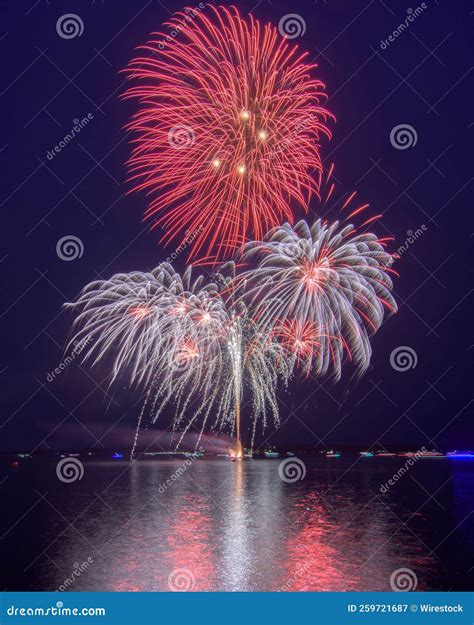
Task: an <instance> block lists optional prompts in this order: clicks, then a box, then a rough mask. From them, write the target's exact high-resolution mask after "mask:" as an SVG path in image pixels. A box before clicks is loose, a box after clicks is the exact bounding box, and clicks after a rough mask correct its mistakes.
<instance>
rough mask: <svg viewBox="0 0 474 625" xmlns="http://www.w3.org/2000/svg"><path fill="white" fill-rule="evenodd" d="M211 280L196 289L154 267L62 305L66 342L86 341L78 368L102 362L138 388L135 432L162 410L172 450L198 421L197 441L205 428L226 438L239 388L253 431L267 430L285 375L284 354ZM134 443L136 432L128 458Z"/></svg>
mask: <svg viewBox="0 0 474 625" xmlns="http://www.w3.org/2000/svg"><path fill="white" fill-rule="evenodd" d="M229 265H230V266H231V267H232V264H231V263H230V264H229ZM216 280H217V283H214V282H210V283H206V284H204V280H203V277H202V276H199V277H197V278H193V276H192V269H191V268H188V269H187V270H186V271H185V273H184V275H183V276H180V275H179V274H178V273H177V272H176V271H175V270H174V269H173V268H172V267H171V265H169V264H167V263H163V264H161V265H159V266H158V267H157V268H156V269H154V270H153V271H152V272H150V273H141V272H133V273H130V274H117V275H115V276H113V277H112V278H111V279H110V280H102V281H96V282H93V283H91V284H89V285H88V286H86V287H85V289H84V290H83V291H82V293H81V294H80V295H79V297H78V298H77V300H76V302H74V303H71V304H68V306H69V307H71V308H73V309H74V310H76V311H77V312H78V314H77V317H76V320H75V324H74V326H73V330H74V336H73V338H72V339H71V343H70V344H73V343H75V342H76V341H83V340H84V339H85V338H88V346H89V347H88V350H87V351H85V353H84V356H83V361H84V362H86V363H87V362H88V363H89V364H90V365H91V366H94V365H98V364H99V363H100V362H103V361H107V363H109V362H110V361H111V362H112V367H111V380H110V382H111V383H113V382H114V381H116V380H117V379H118V378H119V377H120V378H121V379H125V380H127V381H128V382H129V384H130V385H131V386H136V387H141V388H146V389H147V392H146V397H145V402H144V406H143V410H142V413H141V414H140V417H139V423H138V427H140V424H141V421H142V418H143V416H144V414H145V412H148V413H149V414H150V416H151V420H152V422H155V421H156V420H157V418H158V416H159V415H160V413H161V412H162V411H163V409H164V408H165V407H166V406H167V405H171V406H173V408H174V414H175V416H174V421H173V427H174V429H176V430H180V431H181V432H182V434H181V438H180V439H179V442H181V440H182V438H183V436H184V434H185V433H186V432H187V431H188V430H189V429H190V428H191V427H193V428H196V427H197V424H198V422H199V424H200V425H199V432H200V437H201V436H202V434H203V432H204V429H205V428H206V426H207V425H208V424H209V422H210V426H211V429H215V430H218V431H221V430H225V429H227V430H229V431H230V433H231V434H232V433H234V430H235V427H236V426H237V427H238V426H239V424H240V402H241V399H242V393H243V392H244V389H246V390H247V391H248V393H249V395H250V397H251V422H252V424H253V433H255V426H256V423H257V421H261V423H262V426H263V427H264V428H265V427H266V425H267V423H268V415H271V416H272V417H273V419H274V421H275V423H277V424H278V418H279V417H278V404H277V399H276V395H275V393H276V387H277V384H278V381H279V380H287V379H288V377H289V374H290V370H289V368H288V366H287V362H286V360H285V358H284V351H283V348H282V346H281V345H280V344H279V342H278V341H277V340H276V338H275V337H274V336H273V335H272V333H271V332H270V331H268V330H264V329H263V328H261V327H260V326H259V324H257V323H256V322H255V321H254V320H253V319H252V317H251V316H250V315H249V312H248V310H247V308H246V307H245V305H244V304H243V303H242V302H241V301H235V298H233V297H232V296H231V295H230V293H231V291H230V290H229V288H228V286H229V284H231V283H232V282H233V281H234V278H233V277H232V276H226V275H225V274H224V273H219V274H216ZM221 291H227V292H228V293H229V296H228V297H227V298H224V297H223V296H222V295H221ZM107 366H109V365H107ZM137 436H138V429H137V435H136V437H135V441H134V447H133V450H132V456H133V451H134V449H135V446H136V440H137ZM200 437H199V439H198V441H197V443H196V444H199V441H200ZM178 445H179V443H178Z"/></svg>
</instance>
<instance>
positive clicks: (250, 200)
mask: <svg viewBox="0 0 474 625" xmlns="http://www.w3.org/2000/svg"><path fill="white" fill-rule="evenodd" d="M167 25H168V26H169V27H170V28H171V29H172V30H174V32H175V33H177V36H176V37H175V38H174V39H171V40H170V37H169V35H167V34H163V33H154V34H153V35H152V39H151V40H150V41H149V42H148V44H147V45H146V46H143V47H141V48H140V56H138V57H137V58H135V59H134V60H133V61H132V62H131V63H130V65H129V68H128V69H127V70H126V73H127V74H128V76H129V78H131V79H132V81H133V83H134V86H132V87H131V88H130V89H129V90H128V91H127V92H126V94H125V96H124V97H125V98H131V99H133V100H136V101H138V103H139V108H138V112H137V113H136V114H135V115H134V116H133V118H132V121H131V122H130V124H129V125H128V129H129V130H131V131H132V133H133V135H134V136H135V139H134V146H135V147H134V149H133V152H132V156H131V158H130V161H129V163H128V165H129V171H130V179H131V181H132V184H133V186H134V189H135V190H143V191H146V192H147V194H148V195H149V197H150V202H149V207H148V210H147V212H146V217H149V218H152V219H153V221H154V225H157V224H159V225H161V226H163V227H164V229H165V231H166V234H165V235H164V240H165V241H169V240H171V239H178V240H180V241H181V244H182V243H183V242H184V241H186V234H187V233H189V232H193V233H194V232H199V234H198V236H196V237H195V238H194V240H193V243H192V246H191V251H190V258H194V259H195V258H200V259H202V257H204V256H206V255H211V256H212V257H213V258H214V259H215V258H219V259H222V258H224V257H226V255H228V254H229V253H231V252H232V253H233V252H235V250H236V248H240V247H241V246H242V244H243V243H244V242H245V241H246V240H247V239H249V238H254V239H261V238H262V237H263V235H264V234H265V233H266V232H267V230H268V229H269V228H271V227H274V226H276V225H278V224H280V223H282V222H283V221H285V220H286V221H288V222H290V223H292V222H293V212H294V207H297V206H299V207H300V208H301V209H302V210H304V211H307V209H308V204H309V201H310V198H311V196H312V195H314V194H317V193H318V190H319V185H320V178H321V172H322V166H321V158H320V154H319V144H320V139H321V136H322V135H326V136H327V137H330V131H329V129H328V127H327V122H328V121H329V120H330V118H331V117H332V116H331V114H330V113H329V112H328V111H327V110H326V109H325V108H324V107H323V106H322V103H324V101H325V99H326V97H325V94H324V85H323V84H322V83H321V82H320V81H319V80H317V79H316V78H314V77H313V74H314V70H315V68H316V66H315V65H314V64H312V63H310V62H309V61H307V53H301V52H300V51H299V49H298V46H296V45H294V44H291V43H288V41H287V40H286V39H285V38H283V37H281V36H280V35H279V33H278V31H277V29H276V28H275V27H274V26H272V25H271V24H267V25H262V24H261V23H260V22H259V21H258V20H255V19H253V17H252V16H249V17H247V18H245V19H244V18H242V17H241V16H240V14H239V12H238V10H237V9H236V8H235V7H232V8H230V9H227V8H225V7H222V6H221V7H208V8H206V13H204V12H203V13H197V14H195V15H193V16H192V17H191V16H190V15H188V14H187V13H177V14H176V15H175V16H173V17H172V18H171V20H170V21H169V23H168V24H167Z"/></svg>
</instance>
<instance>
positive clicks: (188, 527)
mask: <svg viewBox="0 0 474 625" xmlns="http://www.w3.org/2000/svg"><path fill="white" fill-rule="evenodd" d="M205 505H206V504H205V502H204V501H203V500H202V499H200V498H199V497H192V498H191V497H185V498H183V501H182V505H181V507H182V510H181V512H178V513H177V514H174V515H173V517H172V522H171V524H170V527H169V533H168V536H167V538H166V540H167V543H168V547H169V548H168V549H167V550H166V551H165V553H164V557H165V558H166V559H167V560H168V561H169V571H170V574H172V572H173V571H178V570H180V569H183V571H186V572H184V573H183V574H182V576H181V581H180V580H179V578H178V577H177V578H176V579H177V581H176V582H174V581H173V576H172V577H171V578H170V579H169V581H168V579H167V580H165V584H166V587H165V588H164V590H170V588H169V584H171V585H173V584H174V583H176V585H177V586H178V585H179V584H183V585H185V586H187V588H186V590H193V591H203V590H212V589H213V584H214V579H215V564H214V562H213V554H212V551H211V544H212V542H213V540H215V536H214V535H213V533H212V532H211V528H210V518H209V516H208V515H207V514H204V512H202V511H201V509H202V508H203V507H204V506H205ZM187 572H189V573H190V575H189V574H188V573H187ZM178 575H179V574H178V573H177V576H178Z"/></svg>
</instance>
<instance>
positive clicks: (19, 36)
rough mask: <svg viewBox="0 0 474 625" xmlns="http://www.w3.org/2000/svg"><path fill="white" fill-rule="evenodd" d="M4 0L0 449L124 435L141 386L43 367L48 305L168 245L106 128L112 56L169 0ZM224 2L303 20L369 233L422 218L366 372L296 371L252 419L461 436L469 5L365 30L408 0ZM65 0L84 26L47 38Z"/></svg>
mask: <svg viewBox="0 0 474 625" xmlns="http://www.w3.org/2000/svg"><path fill="white" fill-rule="evenodd" d="M415 1H416V0H415ZM9 4H10V6H9V7H8V8H7V15H6V19H5V20H2V29H3V30H2V32H0V38H1V46H2V57H3V58H4V59H5V60H6V61H7V63H6V64H5V66H4V70H3V72H2V92H3V94H4V98H3V115H2V119H3V121H4V124H3V128H4V131H3V132H2V138H1V145H0V149H1V153H0V154H1V157H2V160H3V163H2V170H3V172H7V175H6V176H2V193H1V194H2V203H3V211H2V220H3V233H4V237H3V250H2V252H1V266H2V269H3V275H4V287H3V289H2V296H3V297H2V299H3V301H2V322H3V335H2V336H3V340H2V352H1V362H0V371H2V373H1V379H2V383H3V384H2V397H1V419H0V428H1V429H0V448H1V449H11V448H15V449H16V448H19V447H25V448H30V449H31V448H35V449H48V447H54V446H57V445H64V446H67V447H74V446H94V445H95V446H96V448H100V446H101V444H103V443H107V444H115V443H116V442H118V441H120V442H124V443H125V442H126V441H128V440H129V438H130V431H131V429H132V428H133V426H134V423H135V421H136V418H137V414H138V410H139V402H138V401H137V400H138V399H139V397H138V396H137V395H133V396H132V395H131V394H130V393H125V392H120V391H119V392H117V393H116V394H115V395H114V396H113V398H112V399H111V398H110V397H109V396H107V394H106V393H105V391H106V384H107V381H106V380H105V379H104V372H90V371H87V370H85V371H81V370H80V369H78V367H76V366H73V365H72V366H70V367H68V369H67V370H66V371H65V372H63V373H62V374H61V375H60V376H58V377H57V378H55V379H54V380H53V381H48V373H49V372H51V371H52V370H54V368H55V367H57V366H58V364H59V363H60V362H61V360H62V358H63V352H62V350H63V346H64V343H65V341H66V338H67V335H68V329H69V326H70V322H71V317H70V315H69V314H68V313H67V312H65V311H63V310H62V308H61V307H62V304H63V303H64V302H65V301H67V300H70V299H72V298H74V296H75V295H76V294H77V293H78V291H79V290H80V289H81V288H82V286H84V285H85V284H86V283H87V282H89V281H90V280H92V279H94V278H96V277H97V276H102V277H107V276H110V275H112V274H113V273H115V272H118V271H130V270H133V269H138V270H147V269H151V268H153V267H154V266H156V265H157V264H158V263H159V262H160V260H163V259H164V258H166V257H167V256H168V255H169V254H170V252H172V251H173V249H172V248H168V249H165V248H161V247H160V246H159V244H158V238H159V233H157V232H156V231H154V232H150V231H149V229H148V227H147V225H146V224H144V223H143V222H142V215H143V212H144V208H145V206H146V198H145V197H144V196H143V195H129V196H125V193H126V191H127V189H128V187H127V184H126V183H125V169H124V165H123V163H124V161H125V160H126V158H127V156H128V154H129V146H128V141H127V137H126V134H125V132H124V131H123V130H122V127H123V126H124V124H125V123H126V122H127V120H128V118H129V116H130V114H131V113H132V112H133V110H134V106H135V104H134V103H131V102H127V103H124V102H121V101H120V100H119V97H118V96H119V94H120V93H122V92H123V90H124V77H123V75H120V74H119V71H120V70H121V69H123V68H124V67H125V65H126V64H127V62H128V61H129V60H130V58H131V56H132V54H133V50H134V48H135V47H136V46H137V45H139V44H142V43H144V42H145V41H146V40H147V37H148V34H149V33H150V31H152V30H153V29H158V28H159V27H160V25H161V24H162V22H163V21H164V20H165V19H166V17H167V16H168V15H169V14H170V12H173V11H174V10H176V9H179V8H182V7H183V5H182V4H181V3H179V2H169V1H166V2H157V1H156V0H149V1H148V2H143V1H142V2H131V1H125V0H123V1H119V0H116V1H114V2H112V1H111V0H104V2H100V1H99V0H97V1H95V2H84V1H83V2H72V1H71V2H55V1H54V0H51V1H50V2H47V1H46V0H38V2H36V3H34V1H33V0H30V1H28V2H21V1H18V2H11V3H9ZM236 4H237V6H238V7H239V9H240V10H241V12H242V13H246V12H248V11H252V13H253V15H254V16H255V17H256V18H258V19H261V20H263V21H266V20H271V21H273V22H274V23H275V24H278V22H279V20H280V19H281V18H282V17H283V16H284V15H286V14H288V13H297V14H298V15H299V16H301V17H302V18H303V20H304V22H305V24H306V32H305V33H304V35H303V36H301V37H299V38H297V39H296V40H295V42H297V43H299V44H300V45H301V47H302V48H303V49H306V50H308V51H309V52H310V55H311V58H313V59H315V60H317V62H318V64H319V77H320V78H321V79H322V80H323V81H324V82H325V83H326V87H327V92H328V94H329V103H328V108H330V109H331V110H332V111H333V112H334V113H335V115H336V117H337V123H336V124H335V126H334V127H333V131H334V138H333V140H332V142H331V143H327V142H326V143H325V144H324V145H323V148H322V156H323V159H324V161H325V163H326V164H329V163H331V162H335V164H336V178H337V180H338V182H339V183H340V185H338V189H337V194H338V195H339V196H340V197H343V196H344V195H345V194H347V193H348V192H350V191H352V190H354V189H356V190H357V191H358V196H359V198H361V199H363V200H364V201H367V202H369V203H370V204H371V207H372V210H373V211H374V212H383V213H384V218H383V220H382V222H381V224H379V225H378V226H377V228H378V229H379V230H378V231H379V232H380V233H385V232H386V233H387V234H390V233H391V234H393V235H394V236H395V237H396V244H395V248H397V247H399V246H401V245H404V244H405V243H406V241H407V238H408V236H409V235H408V234H407V233H408V232H415V231H417V230H418V229H421V230H422V235H421V236H419V237H418V238H417V239H416V240H415V241H414V242H413V243H411V244H410V243H409V244H408V245H407V249H406V250H405V251H404V252H403V254H402V255H401V258H400V260H399V261H398V262H397V264H396V268H397V270H398V271H399V273H400V278H399V279H398V280H397V281H396V285H395V296H396V298H397V301H398V304H399V307H400V310H399V313H398V315H397V316H396V317H394V318H392V319H390V320H389V321H388V322H387V323H386V324H384V326H383V327H382V329H381V330H380V332H379V333H378V334H377V336H376V337H375V338H374V340H373V350H374V355H373V362H372V368H371V369H370V371H369V372H368V373H367V374H366V376H365V377H364V379H363V380H362V381H360V382H359V383H358V384H357V385H355V384H354V383H353V382H351V380H350V375H347V376H346V377H345V378H343V380H342V382H340V383H339V384H337V385H336V386H334V385H332V384H330V383H328V382H325V381H310V382H308V383H304V384H302V383H295V384H293V385H292V386H291V387H290V389H289V390H288V391H282V393H281V399H282V405H281V415H282V420H283V422H284V425H283V426H282V427H281V429H280V430H279V431H278V432H276V433H274V434H272V430H268V431H267V435H271V437H270V439H269V441H268V442H269V443H270V444H296V443H303V444H309V445H311V444H317V443H318V442H321V441H323V442H325V443H327V444H329V445H331V444H341V445H342V444H346V445H356V446H358V445H360V446H366V445H367V446H369V445H373V446H375V447H377V446H378V444H379V443H380V444H384V445H390V444H395V445H398V444H403V445H411V446H417V445H423V444H425V445H427V446H430V447H431V446H433V445H438V446H440V447H458V448H459V447H464V448H468V447H471V448H473V447H474V441H473V427H472V413H473V403H472V386H473V385H472V372H471V371H472V369H471V362H472V357H473V355H474V339H473V335H472V323H471V320H472V264H471V262H470V254H469V252H470V251H472V243H473V230H474V229H473V224H472V188H473V174H472V162H473V161H472V150H471V149H470V148H471V146H472V135H473V133H474V118H473V113H472V111H473V109H474V107H473V102H472V93H473V89H472V76H473V72H472V70H473V54H472V46H473V43H472V24H473V20H474V7H473V6H472V4H471V3H468V2H457V3H449V2H447V0H439V1H438V2H434V1H433V2H426V3H423V10H422V11H418V16H417V17H416V19H415V20H414V21H413V22H410V23H409V26H408V27H407V28H406V29H404V30H402V31H400V34H399V36H398V37H397V38H394V37H392V39H393V41H389V42H388V44H382V45H381V42H382V41H385V40H387V39H388V37H389V35H391V34H392V33H393V32H394V31H396V30H397V29H399V26H400V24H402V23H404V22H405V20H406V19H407V16H408V15H410V11H409V9H413V10H416V9H417V7H421V6H422V5H421V4H419V5H418V4H414V3H412V4H411V5H407V4H406V3H403V2H398V1H390V0H387V1H385V2H381V1H379V0H373V1H371V2H368V1H363V2H362V1H359V0H356V1H353V2H347V1H346V2H342V1H339V0H328V1H327V2H324V1H316V2H304V1H298V0H294V1H293V2H291V3H289V2H288V3H285V2H273V3H272V4H270V3H268V2H266V1H262V2H260V3H259V4H258V5H255V3H252V2H239V3H236ZM424 7H426V8H424ZM66 13H74V14H77V15H78V16H79V17H80V20H81V21H82V24H83V32H82V34H81V35H80V36H76V37H74V38H70V39H65V38H62V37H60V36H59V35H58V33H57V31H56V23H57V21H58V19H59V18H60V17H61V16H62V15H64V14H66ZM81 30H82V27H81ZM469 87H471V89H469ZM88 115H89V117H90V121H89V123H87V125H85V126H84V128H83V129H82V130H81V131H80V133H79V135H78V136H77V137H76V138H75V139H74V140H73V141H72V142H71V143H70V144H68V145H67V146H66V147H65V148H64V149H62V150H61V151H60V152H59V153H57V154H55V156H54V158H52V159H48V158H47V153H48V151H51V150H52V149H54V146H56V145H57V144H59V142H60V140H61V139H62V138H63V137H64V135H65V134H67V133H68V132H70V130H71V128H72V126H73V124H74V122H73V120H75V119H81V118H84V117H87V116H88ZM400 124H404V125H406V124H407V125H410V126H411V127H412V128H413V129H414V131H415V133H416V136H417V140H416V144H415V145H413V147H410V148H407V149H404V150H400V149H396V148H395V147H394V146H393V145H392V144H391V142H390V133H391V131H392V129H393V128H395V127H396V126H398V125H400ZM313 210H314V211H316V210H317V207H316V206H314V207H313ZM66 235H73V236H75V237H78V238H79V239H80V240H81V242H82V244H83V247H84V251H83V254H82V257H81V258H78V259H76V260H73V261H70V262H67V261H64V260H62V259H61V258H60V257H58V255H57V253H56V245H57V242H58V241H59V240H60V239H61V238H62V237H64V236H66ZM180 261H181V262H183V261H184V258H182V259H178V261H177V265H179V262H180ZM400 346H406V347H408V348H410V350H412V351H414V353H415V354H416V358H417V364H416V367H415V368H413V369H409V370H407V371H404V372H401V371H396V370H395V369H394V368H393V367H392V366H391V365H390V355H391V353H392V352H393V350H394V349H396V348H397V347H400ZM288 417H289V418H288ZM114 424H117V425H116V428H115V429H114V428H113V427H112V426H114ZM165 425H166V424H165V423H163V426H165ZM110 428H112V429H111V430H110V432H109V434H107V436H106V438H104V439H103V440H101V441H100V442H98V438H100V436H101V435H102V434H103V433H104V432H106V431H108V430H109V429H110Z"/></svg>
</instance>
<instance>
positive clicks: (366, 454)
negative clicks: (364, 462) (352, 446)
mask: <svg viewBox="0 0 474 625" xmlns="http://www.w3.org/2000/svg"><path fill="white" fill-rule="evenodd" d="M373 455H374V454H373V452H371V451H359V456H361V458H372V456H373Z"/></svg>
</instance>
